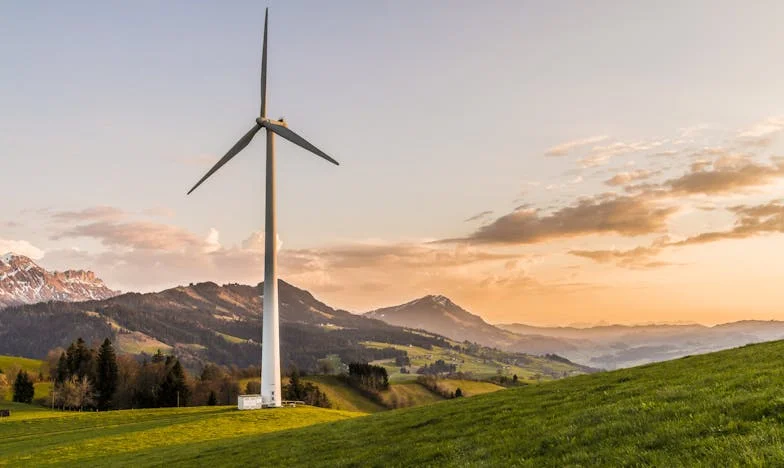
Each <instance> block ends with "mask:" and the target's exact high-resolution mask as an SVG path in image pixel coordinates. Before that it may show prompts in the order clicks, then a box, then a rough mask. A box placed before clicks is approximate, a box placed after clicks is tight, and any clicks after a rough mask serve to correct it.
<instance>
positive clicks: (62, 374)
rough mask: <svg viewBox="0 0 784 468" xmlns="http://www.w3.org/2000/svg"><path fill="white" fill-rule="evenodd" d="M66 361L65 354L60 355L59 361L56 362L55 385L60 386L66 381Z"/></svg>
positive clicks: (67, 373) (67, 374)
mask: <svg viewBox="0 0 784 468" xmlns="http://www.w3.org/2000/svg"><path fill="white" fill-rule="evenodd" d="M68 377H69V372H68V359H67V358H66V357H65V352H63V353H60V360H58V361H57V373H56V374H55V377H54V381H55V383H58V384H61V383H63V382H65V381H66V380H68Z"/></svg>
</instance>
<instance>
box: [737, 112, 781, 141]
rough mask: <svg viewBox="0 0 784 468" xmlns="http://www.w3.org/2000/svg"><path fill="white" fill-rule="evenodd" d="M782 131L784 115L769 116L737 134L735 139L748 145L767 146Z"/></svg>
mask: <svg viewBox="0 0 784 468" xmlns="http://www.w3.org/2000/svg"><path fill="white" fill-rule="evenodd" d="M782 131H784V117H769V118H767V119H765V120H762V121H760V122H757V123H755V124H754V125H752V126H750V127H749V128H746V129H744V130H742V131H740V132H738V134H737V137H736V139H737V141H738V143H740V144H745V145H748V146H768V145H770V144H771V143H772V142H773V140H774V139H775V137H777V136H778V134H779V133H781V132H782Z"/></svg>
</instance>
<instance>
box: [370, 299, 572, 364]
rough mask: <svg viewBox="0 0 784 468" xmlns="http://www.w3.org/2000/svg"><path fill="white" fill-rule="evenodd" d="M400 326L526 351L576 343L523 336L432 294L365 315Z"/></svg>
mask: <svg viewBox="0 0 784 468" xmlns="http://www.w3.org/2000/svg"><path fill="white" fill-rule="evenodd" d="M364 315H365V316H366V317H369V318H374V319H377V320H382V321H384V322H386V323H389V324H390V325H397V326H399V327H407V328H418V329H422V330H426V331H429V332H431V333H437V334H439V335H443V336H446V337H449V338H451V339H453V340H457V341H471V342H475V343H479V344H481V345H484V346H490V347H495V348H500V349H504V350H507V351H515V352H525V353H535V354H543V353H562V352H565V351H568V350H573V349H575V348H576V346H575V345H574V344H573V343H570V342H569V341H568V340H564V339H560V338H553V337H548V336H540V335H535V334H529V335H524V336H521V335H519V334H516V333H514V332H510V331H508V330H503V329H501V328H499V327H496V326H495V325H491V324H489V323H487V322H485V321H484V320H483V319H482V317H480V316H478V315H475V314H472V313H471V312H469V311H467V310H465V309H464V308H462V307H460V306H459V305H457V304H455V303H454V302H452V300H451V299H449V298H448V297H446V296H441V295H428V296H424V297H421V298H419V299H415V300H413V301H410V302H407V303H405V304H401V305H398V306H392V307H384V308H382V309H376V310H372V311H370V312H366V313H365V314H364Z"/></svg>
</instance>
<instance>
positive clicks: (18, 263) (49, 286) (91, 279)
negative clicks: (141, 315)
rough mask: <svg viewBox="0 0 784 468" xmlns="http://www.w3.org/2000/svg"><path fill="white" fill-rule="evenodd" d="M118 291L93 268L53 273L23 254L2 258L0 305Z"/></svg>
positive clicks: (89, 297) (76, 298) (104, 295)
mask: <svg viewBox="0 0 784 468" xmlns="http://www.w3.org/2000/svg"><path fill="white" fill-rule="evenodd" d="M117 294H119V293H118V291H113V290H111V289H109V288H108V287H107V286H106V285H105V284H104V282H103V281H101V279H100V278H97V277H96V276H95V274H94V273H93V272H92V271H84V270H66V271H62V272H58V271H54V272H50V271H47V270H45V269H43V268H41V267H40V266H39V265H38V264H36V263H35V262H34V261H33V260H31V259H30V258H28V257H25V256H23V255H15V254H13V253H7V254H5V255H3V256H1V257H0V308H3V307H8V306H13V305H20V304H34V303H36V302H47V301H68V302H75V301H87V300H95V299H107V298H110V297H112V296H116V295H117Z"/></svg>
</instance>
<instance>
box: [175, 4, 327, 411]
mask: <svg viewBox="0 0 784 468" xmlns="http://www.w3.org/2000/svg"><path fill="white" fill-rule="evenodd" d="M268 16H269V9H267V11H265V13H264V45H263V48H262V53H261V113H260V115H259V118H257V119H256V124H255V125H254V126H253V128H251V129H250V131H249V132H248V133H246V134H245V136H243V137H242V138H240V140H239V141H238V142H237V143H236V144H235V145H234V146H233V147H232V148H231V149H230V150H229V152H228V153H226V155H225V156H223V157H222V158H221V159H220V161H218V162H217V163H216V164H215V165H214V166H213V167H212V169H210V170H209V171H208V172H207V174H205V175H204V177H202V178H201V180H199V182H198V183H196V185H194V186H193V188H192V189H190V191H189V192H188V195H190V194H191V192H193V191H194V190H196V188H197V187H198V186H199V185H201V184H202V182H204V181H205V180H207V178H208V177H210V176H211V175H212V174H214V173H215V171H217V170H218V169H220V168H221V166H223V165H224V164H226V163H227V162H229V160H230V159H231V158H233V157H234V156H236V155H237V154H238V153H239V152H240V151H242V150H243V149H244V148H245V147H246V146H248V144H249V143H250V142H251V140H253V137H254V136H255V135H256V133H258V132H259V131H260V130H261V129H262V128H263V129H266V133H267V174H266V176H267V190H266V216H265V222H264V225H265V226H264V227H265V238H264V298H263V299H264V304H263V307H264V313H263V318H262V330H263V332H262V348H261V398H262V402H263V404H264V405H265V406H280V405H281V392H280V335H279V330H278V277H277V272H276V271H275V270H276V267H277V261H276V255H277V245H276V241H277V234H276V233H277V230H276V228H275V141H274V137H275V134H278V135H279V136H281V137H283V138H285V139H286V140H288V141H290V142H292V143H294V144H295V145H298V146H300V147H302V148H304V149H306V150H308V151H310V152H311V153H313V154H315V155H317V156H320V157H322V158H324V159H326V160H327V161H329V162H331V163H332V164H335V165H337V164H338V162H337V161H335V160H334V159H332V158H331V157H329V156H328V155H327V154H326V153H324V152H323V151H321V150H320V149H318V148H316V147H315V146H313V145H312V144H310V143H309V142H308V141H307V140H305V139H304V138H302V137H301V136H299V135H297V134H296V133H294V132H293V131H291V130H290V129H289V128H288V127H287V125H286V123H285V122H284V121H283V119H280V120H270V119H268V118H267V18H268Z"/></svg>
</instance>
